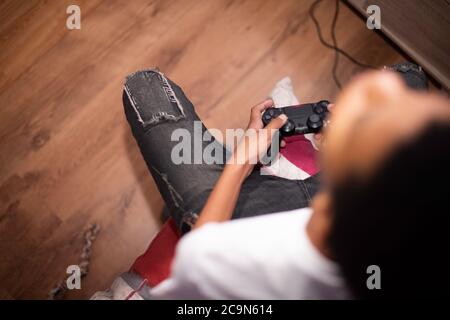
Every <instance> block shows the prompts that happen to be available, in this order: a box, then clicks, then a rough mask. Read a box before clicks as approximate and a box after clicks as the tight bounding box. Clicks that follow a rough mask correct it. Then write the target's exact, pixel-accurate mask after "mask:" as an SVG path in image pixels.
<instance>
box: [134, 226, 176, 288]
mask: <svg viewBox="0 0 450 320" xmlns="http://www.w3.org/2000/svg"><path fill="white" fill-rule="evenodd" d="M179 238H180V235H179V234H178V231H177V228H176V226H175V222H174V221H173V219H172V218H169V219H168V220H167V222H166V223H165V224H164V225H163V226H162V228H161V230H160V231H159V233H158V234H157V235H156V237H155V238H154V239H153V240H152V242H151V243H150V245H149V246H148V248H147V250H146V251H145V253H144V254H143V255H141V256H140V257H139V258H137V259H136V261H135V262H134V264H133V265H132V267H131V270H130V271H132V272H135V273H137V274H139V275H140V276H141V277H142V278H143V279H147V283H148V285H149V286H150V287H154V286H156V285H157V284H159V283H160V282H161V281H163V280H165V279H167V278H168V277H169V274H170V266H171V263H172V259H173V257H174V255H175V247H176V244H177V242H178V239H179Z"/></svg>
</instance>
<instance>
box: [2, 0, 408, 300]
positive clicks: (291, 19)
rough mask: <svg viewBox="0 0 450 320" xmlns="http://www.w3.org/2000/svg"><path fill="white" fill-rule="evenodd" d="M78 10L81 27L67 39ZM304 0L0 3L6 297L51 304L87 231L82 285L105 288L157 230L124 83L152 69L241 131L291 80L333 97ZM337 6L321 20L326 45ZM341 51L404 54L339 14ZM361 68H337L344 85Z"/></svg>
mask: <svg viewBox="0 0 450 320" xmlns="http://www.w3.org/2000/svg"><path fill="white" fill-rule="evenodd" d="M72 3H77V4H79V5H80V7H81V10H82V12H81V22H82V29H81V30H74V31H69V30H67V29H66V18H67V14H66V8H67V6H68V5H69V4H72ZM311 3H312V1H307V0H282V1H280V0H269V1H261V0H253V1H251V0H250V1H232V0H223V1H222V0H213V1H206V0H205V1H198V0H188V1H185V0H183V1H181V0H170V1H168V0H161V1H144V0H142V1H141V0H133V1H125V0H77V1H68V0H61V1H44V0H42V1H38V0H3V1H1V2H0V48H1V50H0V72H1V73H0V298H2V299H7V298H10V299H23V298H33V299H35V298H40V299H42V298H46V297H47V293H48V291H49V290H50V289H51V288H52V287H53V286H54V285H55V283H56V282H57V281H58V280H59V279H61V278H63V277H64V276H65V270H66V267H67V266H68V265H70V264H76V263H77V262H78V257H79V255H80V250H81V248H82V245H83V238H82V235H83V231H84V230H85V229H86V228H87V227H88V225H89V224H90V223H93V222H96V223H98V224H100V226H101V228H102V231H101V233H100V235H99V237H98V239H97V241H96V242H95V243H94V246H93V256H92V265H91V269H90V272H89V274H88V275H87V276H86V278H84V279H83V281H82V289H81V290H78V291H71V292H69V293H68V294H67V298H72V299H73V298H88V297H89V296H91V295H92V294H93V293H94V292H95V291H96V290H99V289H104V288H106V287H108V285H109V284H110V283H111V281H112V279H114V277H115V276H117V275H119V274H120V273H121V272H123V271H125V270H127V268H129V266H130V265H131V263H132V262H133V260H134V259H135V258H136V257H137V256H138V255H139V254H140V253H141V252H143V251H144V250H145V248H146V246H147V245H148V243H149V242H150V241H151V239H152V237H153V236H154V235H155V233H156V232H157V231H158V228H159V227H160V215H161V211H162V208H163V201H162V199H161V197H160V195H159V193H158V191H157V189H156V187H155V184H154V182H153V180H152V178H151V177H150V176H149V175H148V174H147V170H146V167H145V164H144V162H143V160H142V158H141V156H140V153H139V150H138V148H137V146H136V144H135V143H134V140H133V139H132V137H131V134H130V131H129V128H128V125H127V123H126V121H125V119H124V116H123V112H122V105H121V93H122V90H121V86H122V83H123V78H124V77H125V75H127V74H128V73H130V72H132V71H135V70H138V69H140V68H145V67H149V66H159V68H160V69H161V70H162V71H163V72H165V73H166V74H167V75H168V76H169V77H171V78H172V79H173V80H174V81H175V82H177V83H178V84H180V85H181V86H182V87H183V88H184V89H185V91H186V93H187V95H188V96H189V97H190V99H191V100H192V101H193V103H194V105H195V106H196V109H197V111H198V113H199V115H200V117H201V118H202V119H204V121H205V122H206V125H207V126H209V127H214V128H218V129H222V130H223V129H225V128H238V127H243V126H244V125H245V124H246V122H247V116H248V113H249V108H250V107H251V106H252V105H253V104H255V103H256V102H258V101H260V100H262V99H263V98H264V97H266V96H267V94H268V92H269V91H270V89H271V87H272V86H273V85H274V83H275V82H276V81H277V80H278V79H280V78H281V77H283V76H285V75H289V76H291V77H292V79H293V81H294V84H295V87H296V92H297V94H298V96H299V97H300V99H301V100H302V101H305V102H306V101H314V100H318V99H325V98H326V99H329V100H333V99H334V98H335V96H336V94H337V92H338V91H337V88H336V87H335V85H334V82H333V81H332V78H331V74H330V70H331V66H332V62H333V57H334V53H333V52H332V51H330V50H328V49H326V48H324V47H323V46H322V45H321V44H320V43H319V41H318V39H317V36H316V33H315V29H314V26H313V23H312V21H311V20H310V19H309V17H308V8H309V6H310V4H311ZM333 5H334V1H331V0H325V2H323V3H322V4H321V5H320V6H319V9H318V13H317V15H318V18H319V19H320V21H321V22H322V24H323V26H324V30H326V33H325V34H326V38H327V39H329V38H330V37H329V26H330V22H331V18H332V15H333V10H334V7H333ZM337 37H338V41H339V44H340V46H342V47H344V48H345V49H346V50H348V51H349V52H351V53H352V54H353V55H354V56H355V57H357V58H359V59H360V60H362V61H364V62H366V63H370V64H373V65H377V66H382V65H384V64H391V63H394V62H398V61H401V60H403V58H402V57H401V56H400V55H399V54H398V53H397V52H396V51H395V50H394V49H393V48H391V47H390V45H389V44H387V43H386V42H385V41H384V40H383V39H382V38H381V37H380V36H379V35H377V34H375V33H374V32H372V31H370V30H368V29H367V28H366V27H365V21H363V20H362V19H361V18H360V17H359V16H357V15H356V14H355V13H354V12H352V11H350V10H349V9H348V8H347V7H346V6H345V5H341V13H340V16H339V22H338V26H337ZM358 71H360V69H359V68H357V67H355V66H354V65H352V64H351V63H349V62H348V61H346V60H345V59H344V58H341V64H340V67H339V75H340V78H341V80H342V81H343V82H344V83H345V82H346V81H347V80H348V79H349V78H350V77H351V75H352V74H354V73H356V72H358Z"/></svg>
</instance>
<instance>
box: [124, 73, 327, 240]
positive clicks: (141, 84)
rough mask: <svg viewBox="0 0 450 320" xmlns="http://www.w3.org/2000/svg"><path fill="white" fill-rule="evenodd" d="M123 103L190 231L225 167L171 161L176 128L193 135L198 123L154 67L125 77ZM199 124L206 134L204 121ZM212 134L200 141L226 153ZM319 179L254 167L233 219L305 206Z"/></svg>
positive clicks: (169, 201)
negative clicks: (282, 175)
mask: <svg viewBox="0 0 450 320" xmlns="http://www.w3.org/2000/svg"><path fill="white" fill-rule="evenodd" d="M123 104H124V108H125V114H126V117H127V120H128V122H129V124H130V127H131V131H132V132H133V136H134V138H135V139H136V141H137V143H138V145H139V148H140V150H141V153H142V156H143V158H144V160H145V162H146V163H147V166H148V168H149V170H150V173H151V174H152V176H153V178H154V180H155V182H156V184H157V185H158V188H159V191H160V192H161V195H162V197H163V198H164V200H165V202H166V205H167V207H168V209H169V211H170V213H171V215H172V217H173V218H174V220H175V222H176V225H177V226H178V228H179V230H180V231H181V232H182V233H184V232H186V231H189V230H190V227H191V226H192V224H193V223H194V222H195V220H196V218H197V216H198V214H199V212H200V211H201V209H202V207H203V205H204V203H205V201H206V200H207V198H208V195H209V193H210V192H211V190H212V189H213V187H214V184H215V182H216V181H217V179H218V177H219V176H220V174H221V172H222V169H223V166H224V165H223V164H205V163H200V164H194V163H193V164H174V162H173V161H172V158H171V153H172V149H173V147H174V146H175V145H177V144H178V143H179V141H172V139H171V136H172V133H173V132H174V130H176V129H179V128H181V129H185V130H187V132H190V133H192V135H191V136H192V137H193V136H194V134H193V133H194V130H195V129H194V127H195V125H194V122H195V121H200V119H199V117H198V115H197V114H196V113H195V110H194V106H193V105H192V103H191V102H190V101H189V100H188V98H187V97H186V96H185V94H184V93H183V91H182V90H181V88H180V87H179V86H177V85H176V84H175V83H173V82H172V81H171V80H170V79H168V78H167V77H165V76H164V75H163V74H162V73H161V72H159V71H158V70H153V69H151V70H144V71H139V72H136V73H134V74H131V75H129V76H128V77H127V79H126V82H125V86H124V93H123ZM198 124H201V123H200V122H197V125H198ZM199 127H200V130H201V131H202V133H206V134H209V133H208V132H207V129H206V128H205V126H204V125H203V124H201V125H200V126H199ZM210 137H211V141H212V142H211V141H202V142H201V143H202V147H203V148H205V147H206V146H207V145H210V144H211V143H214V144H218V145H216V147H217V148H219V149H221V150H222V151H223V156H224V157H226V155H227V153H228V151H227V150H226V148H224V147H223V146H222V145H220V144H219V142H217V141H215V140H214V138H213V137H212V136H210ZM192 140H193V139H192ZM191 142H192V146H193V143H194V142H193V141H191ZM191 150H194V147H192V148H191ZM192 152H193V151H192ZM192 159H194V156H193V155H192ZM318 180H319V177H318V176H313V177H310V178H308V179H307V180H303V181H301V180H295V181H294V180H287V179H282V178H278V177H273V176H266V175H260V173H259V170H254V171H253V172H252V173H251V174H250V176H249V177H248V178H247V179H246V181H245V182H244V184H243V186H242V189H241V193H240V196H239V199H238V202H237V205H236V209H235V211H234V214H233V219H236V218H244V217H251V216H256V215H262V214H267V213H273V212H280V211H286V210H293V209H298V208H303V207H306V206H308V205H309V203H310V201H311V198H312V197H313V195H314V194H315V193H316V192H317V189H318V185H319V183H318Z"/></svg>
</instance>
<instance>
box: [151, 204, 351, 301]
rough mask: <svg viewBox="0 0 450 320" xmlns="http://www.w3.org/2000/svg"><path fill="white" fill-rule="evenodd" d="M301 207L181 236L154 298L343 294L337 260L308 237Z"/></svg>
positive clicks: (209, 226) (307, 214) (308, 214)
mask: <svg viewBox="0 0 450 320" xmlns="http://www.w3.org/2000/svg"><path fill="white" fill-rule="evenodd" d="M310 217H311V209H309V208H304V209H299V210H294V211H289V212H282V213H276V214H270V215H264V216H258V217H254V218H246V219H240V220H233V221H230V222H226V223H209V224H206V225H204V226H203V227H201V228H199V229H198V230H194V231H192V232H190V233H189V234H187V235H186V236H184V237H183V238H182V240H181V241H180V242H179V244H178V246H177V250H176V255H175V260H174V262H173V265H172V274H171V277H170V278H169V279H167V280H165V281H163V282H162V283H161V284H159V285H158V286H156V287H155V288H153V289H151V291H150V293H151V295H152V296H153V297H155V298H158V299H346V298H350V295H349V292H348V290H347V288H346V286H345V285H344V281H343V279H342V277H341V275H340V273H339V269H338V266H337V265H336V264H335V263H334V262H332V261H330V260H329V259H327V258H326V257H325V256H323V255H322V254H321V253H320V252H319V251H318V250H317V249H316V248H315V247H314V246H313V244H312V243H311V241H310V240H309V238H308V235H307V233H306V225H307V223H308V220H309V218H310Z"/></svg>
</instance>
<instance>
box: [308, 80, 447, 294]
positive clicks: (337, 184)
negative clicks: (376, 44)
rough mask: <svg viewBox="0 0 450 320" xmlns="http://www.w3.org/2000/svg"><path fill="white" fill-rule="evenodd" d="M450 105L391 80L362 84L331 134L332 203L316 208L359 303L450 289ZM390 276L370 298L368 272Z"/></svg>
mask: <svg viewBox="0 0 450 320" xmlns="http://www.w3.org/2000/svg"><path fill="white" fill-rule="evenodd" d="M449 166H450V105H449V102H448V101H447V100H446V99H444V98H442V97H438V96H434V95H431V94H428V93H418V92H413V91H411V90H409V89H407V88H406V87H405V86H404V84H403V83H402V81H401V80H400V78H398V76H396V75H395V74H393V73H390V72H377V73H371V74H366V75H362V76H360V77H358V79H357V80H355V81H353V82H352V84H350V85H349V86H348V87H347V89H346V90H344V91H343V92H342V94H341V95H340V97H339V98H338V101H337V103H336V107H335V109H334V112H333V115H332V117H331V125H330V126H329V128H328V129H327V131H326V132H325V145H324V146H323V168H324V169H323V171H324V180H325V181H324V182H325V184H326V187H325V193H324V194H325V196H322V197H320V196H319V197H318V199H317V201H316V203H315V208H317V209H318V210H317V211H318V215H319V216H322V217H319V218H316V220H317V219H319V220H320V221H321V225H322V227H321V228H320V229H321V230H323V234H324V235H325V236H324V238H325V239H326V246H327V251H328V253H329V254H330V255H331V256H332V257H333V258H334V259H335V260H336V262H337V263H338V264H339V265H340V267H341V269H342V272H343V274H344V277H345V278H346V280H347V282H348V285H349V286H350V288H351V289H352V290H353V292H354V294H355V295H356V297H399V298H402V297H408V296H419V295H424V296H425V295H428V294H432V292H430V290H433V291H434V292H435V291H436V288H439V287H440V286H441V285H443V282H444V281H445V277H446V272H445V271H444V269H439V268H441V267H443V266H444V265H445V264H444V260H446V259H445V258H446V252H447V251H448V249H447V248H446V247H445V246H444V241H445V240H444V239H445V238H446V237H445V232H446V231H447V228H448V226H447V225H446V224H445V223H444V219H445V216H446V215H447V214H450V192H449V190H450V188H449V187H448V186H447V183H450V170H449ZM371 265H375V266H377V267H379V268H380V271H381V274H380V275H381V277H380V279H381V282H380V283H381V289H380V290H369V289H368V287H367V283H366V282H367V279H368V278H369V277H370V275H371V273H372V272H369V273H368V267H369V266H371Z"/></svg>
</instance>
